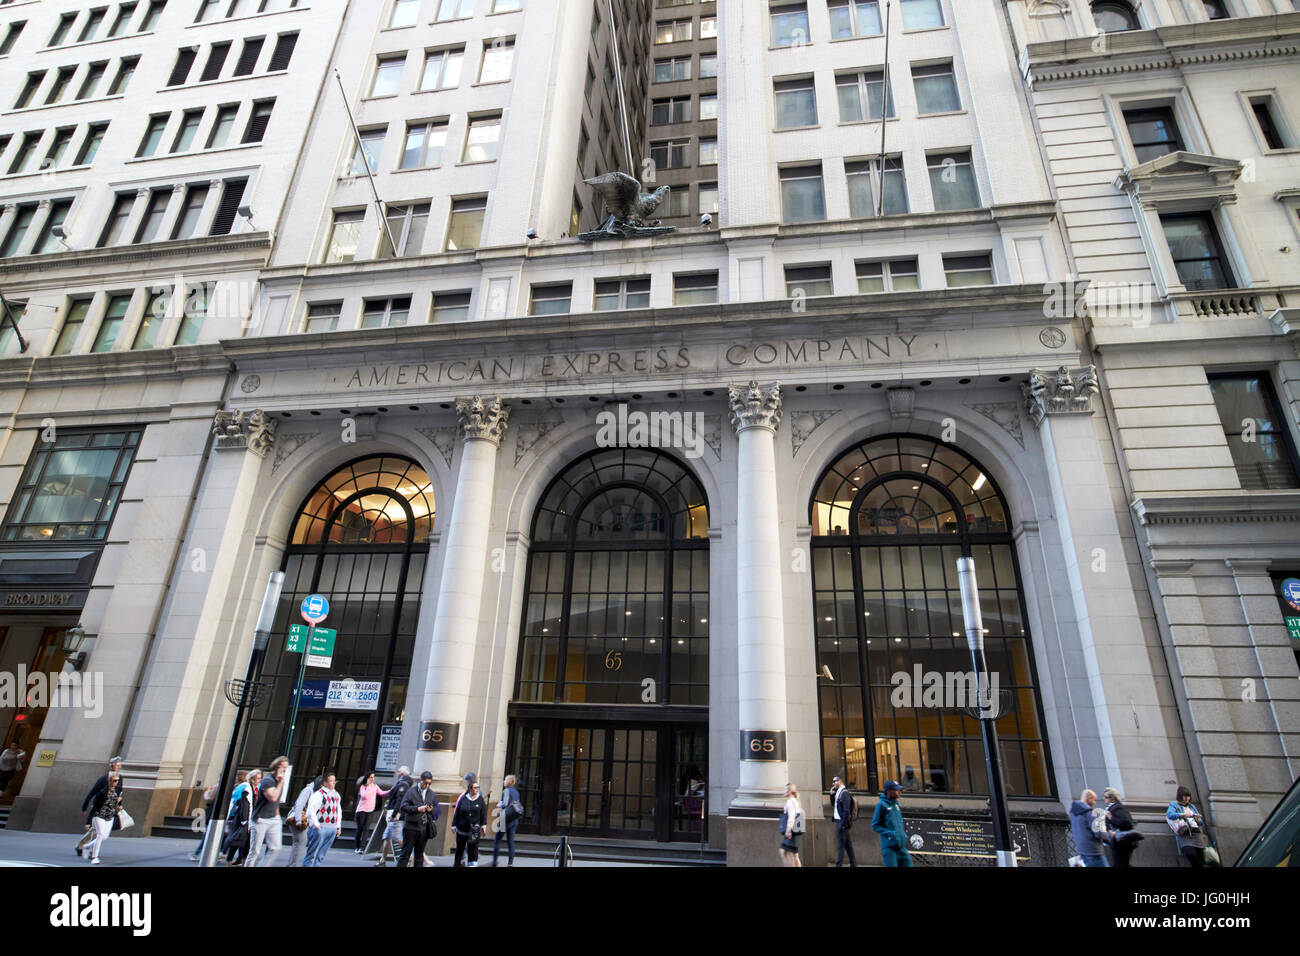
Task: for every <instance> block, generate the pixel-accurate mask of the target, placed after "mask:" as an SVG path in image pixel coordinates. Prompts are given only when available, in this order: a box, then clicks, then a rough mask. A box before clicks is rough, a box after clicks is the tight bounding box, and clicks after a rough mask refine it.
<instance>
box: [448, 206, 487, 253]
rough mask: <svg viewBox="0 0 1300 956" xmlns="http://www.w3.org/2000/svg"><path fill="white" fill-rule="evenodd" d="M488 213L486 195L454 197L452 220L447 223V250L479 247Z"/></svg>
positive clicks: (453, 250)
mask: <svg viewBox="0 0 1300 956" xmlns="http://www.w3.org/2000/svg"><path fill="white" fill-rule="evenodd" d="M486 214H487V197H486V196H471V197H466V198H464V199H453V200H452V201H451V220H450V222H448V224H447V246H446V251H447V252H456V251H459V250H463V249H477V248H478V245H479V243H480V242H481V241H482V239H483V218H484V216H485V215H486Z"/></svg>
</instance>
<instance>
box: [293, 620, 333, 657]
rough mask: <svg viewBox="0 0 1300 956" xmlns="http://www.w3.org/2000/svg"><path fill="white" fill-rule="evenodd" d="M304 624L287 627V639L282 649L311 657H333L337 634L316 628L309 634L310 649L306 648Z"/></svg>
mask: <svg viewBox="0 0 1300 956" xmlns="http://www.w3.org/2000/svg"><path fill="white" fill-rule="evenodd" d="M308 630H309V629H308V627H307V625H306V624H291V625H289V639H288V640H287V641H286V642H285V645H284V649H285V650H286V651H288V652H292V653H294V654H302V653H304V652H306V653H308V654H311V655H312V656H313V657H333V656H334V641H335V639H336V638H337V637H338V636H339V632H338V631H336V630H334V629H332V628H328V627H318V628H316V629H315V630H313V631H312V632H311V648H310V650H309V649H308V647H307V632H308Z"/></svg>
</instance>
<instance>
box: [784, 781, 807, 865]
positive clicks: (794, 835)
mask: <svg viewBox="0 0 1300 956" xmlns="http://www.w3.org/2000/svg"><path fill="white" fill-rule="evenodd" d="M803 830H804V823H803V805H802V804H801V803H800V802H799V788H798V787H796V786H795V785H794V784H792V783H787V784H786V785H785V809H784V810H782V811H781V862H782V863H783V864H784V865H785V866H803V860H802V859H800V858H799V839H800V838H801V837H802V836H803Z"/></svg>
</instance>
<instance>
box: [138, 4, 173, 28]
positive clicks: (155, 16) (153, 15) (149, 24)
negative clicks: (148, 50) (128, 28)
mask: <svg viewBox="0 0 1300 956" xmlns="http://www.w3.org/2000/svg"><path fill="white" fill-rule="evenodd" d="M165 6H167V0H150V2H149V7H148V8H147V9H146V10H145V12H144V19H143V20H141V21H140V28H139V29H138V30H136V31H135V32H136V33H149V32H150V31H151V30H153V28H154V27H156V26H157V25H158V20H159V18H161V17H162V14H163V7H165Z"/></svg>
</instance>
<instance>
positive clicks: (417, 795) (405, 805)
mask: <svg viewBox="0 0 1300 956" xmlns="http://www.w3.org/2000/svg"><path fill="white" fill-rule="evenodd" d="M439 812H440V809H439V807H438V795H437V794H436V793H434V792H433V774H432V773H430V772H429V771H428V770H426V771H424V773H422V774H420V784H419V786H416V787H408V788H407V790H406V795H405V796H404V797H402V805H401V807H399V808H398V814H399V816H400V818H401V820H402V855H401V856H399V857H398V858H397V865H398V867H399V868H400V867H405V866H407V865H408V864H412V865H414V866H420V867H422V866H424V863H425V859H424V848H425V846H426V845H427V844H428V842H429V841H430V840H432V839H433V838H434V837H436V836H437V835H438V826H437V824H436V822H435V821H436V820H437V819H438V814H439Z"/></svg>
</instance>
